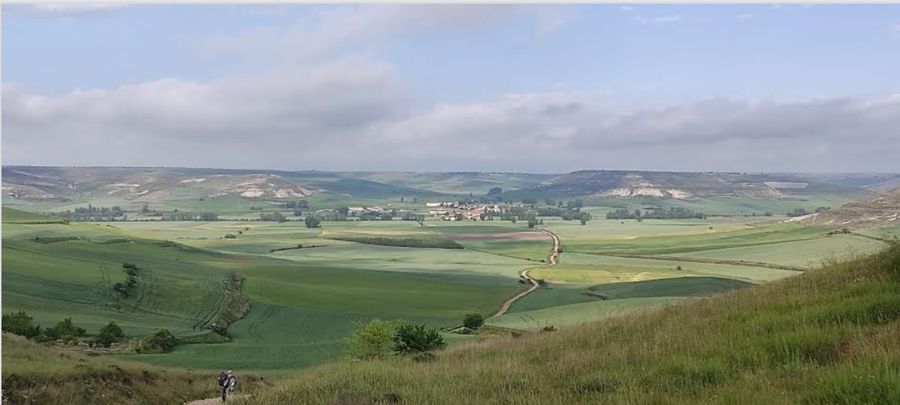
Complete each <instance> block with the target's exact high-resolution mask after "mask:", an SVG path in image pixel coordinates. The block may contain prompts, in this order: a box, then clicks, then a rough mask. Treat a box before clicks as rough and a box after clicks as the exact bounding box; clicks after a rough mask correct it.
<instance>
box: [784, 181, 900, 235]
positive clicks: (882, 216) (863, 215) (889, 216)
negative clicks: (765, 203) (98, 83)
mask: <svg viewBox="0 0 900 405" xmlns="http://www.w3.org/2000/svg"><path fill="white" fill-rule="evenodd" d="M801 221H803V222H806V223H812V224H822V225H840V226H877V225H891V224H898V225H900V188H896V189H893V190H891V191H888V192H884V193H881V194H878V195H875V196H872V197H867V198H863V199H861V200H858V201H852V202H849V203H847V204H844V205H842V206H841V207H840V208H837V209H833V210H828V211H825V212H820V213H816V214H811V215H808V216H806V217H804V218H802V219H801Z"/></svg>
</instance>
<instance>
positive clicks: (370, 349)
mask: <svg viewBox="0 0 900 405" xmlns="http://www.w3.org/2000/svg"><path fill="white" fill-rule="evenodd" d="M395 330H396V323H395V322H390V321H382V320H380V319H373V320H371V321H369V322H368V323H361V322H360V323H358V324H357V328H356V330H354V331H353V333H352V334H351V335H350V344H349V351H350V355H351V356H353V357H355V358H357V359H374V358H380V357H384V356H386V355H388V354H390V353H391V350H392V348H393V337H394V332H395Z"/></svg>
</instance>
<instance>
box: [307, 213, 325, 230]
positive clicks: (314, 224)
mask: <svg viewBox="0 0 900 405" xmlns="http://www.w3.org/2000/svg"><path fill="white" fill-rule="evenodd" d="M321 222H322V221H321V220H320V219H319V217H317V216H315V215H307V216H306V218H304V219H303V223H304V224H306V227H307V228H318V227H319V225H320V223H321Z"/></svg>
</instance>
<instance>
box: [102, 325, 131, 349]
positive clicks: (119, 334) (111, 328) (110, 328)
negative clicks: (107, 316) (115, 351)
mask: <svg viewBox="0 0 900 405" xmlns="http://www.w3.org/2000/svg"><path fill="white" fill-rule="evenodd" d="M124 337H125V332H123V331H122V328H121V327H119V325H116V323H115V322H110V323H108V324H106V326H104V327H103V328H101V329H100V334H99V335H97V339H96V342H97V344H99V345H101V346H103V347H109V346H110V345H112V344H113V342H116V341H119V340H120V339H122V338H124Z"/></svg>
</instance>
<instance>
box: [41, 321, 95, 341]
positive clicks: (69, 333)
mask: <svg viewBox="0 0 900 405" xmlns="http://www.w3.org/2000/svg"><path fill="white" fill-rule="evenodd" d="M85 333H87V331H86V330H84V328H79V327H77V326H75V325H74V324H73V323H72V318H66V319H63V320H61V321H59V322H58V323H57V324H56V326H54V327H52V328H47V330H45V331H44V336H46V337H47V339H49V340H58V339H62V340H63V341H65V342H71V341H74V340H75V338H77V337H80V336H84V334H85Z"/></svg>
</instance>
